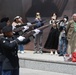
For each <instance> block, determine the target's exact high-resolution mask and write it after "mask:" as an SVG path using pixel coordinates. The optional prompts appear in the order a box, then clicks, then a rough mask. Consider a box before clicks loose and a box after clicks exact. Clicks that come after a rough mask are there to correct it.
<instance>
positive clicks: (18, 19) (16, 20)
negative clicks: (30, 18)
mask: <svg viewBox="0 0 76 75" xmlns="http://www.w3.org/2000/svg"><path fill="white" fill-rule="evenodd" d="M21 20H22V18H21V17H20V16H16V17H15V18H14V21H15V22H16V23H20V21H21Z"/></svg>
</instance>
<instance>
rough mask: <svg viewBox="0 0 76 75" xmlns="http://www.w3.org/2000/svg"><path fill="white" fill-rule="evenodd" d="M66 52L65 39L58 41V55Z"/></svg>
mask: <svg viewBox="0 0 76 75" xmlns="http://www.w3.org/2000/svg"><path fill="white" fill-rule="evenodd" d="M66 50H67V40H66V39H63V38H62V39H60V40H59V53H60V54H63V55H64V54H66V52H67V51H66Z"/></svg>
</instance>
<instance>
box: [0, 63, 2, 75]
mask: <svg viewBox="0 0 76 75" xmlns="http://www.w3.org/2000/svg"><path fill="white" fill-rule="evenodd" d="M0 75H2V62H0Z"/></svg>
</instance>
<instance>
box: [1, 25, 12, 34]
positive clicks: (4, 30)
mask: <svg viewBox="0 0 76 75" xmlns="http://www.w3.org/2000/svg"><path fill="white" fill-rule="evenodd" d="M11 31H12V26H5V27H3V29H2V32H3V33H6V32H11Z"/></svg>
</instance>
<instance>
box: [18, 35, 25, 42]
mask: <svg viewBox="0 0 76 75" xmlns="http://www.w3.org/2000/svg"><path fill="white" fill-rule="evenodd" d="M17 39H18V40H19V41H23V40H24V39H25V37H23V36H19V37H18V38H17Z"/></svg>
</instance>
